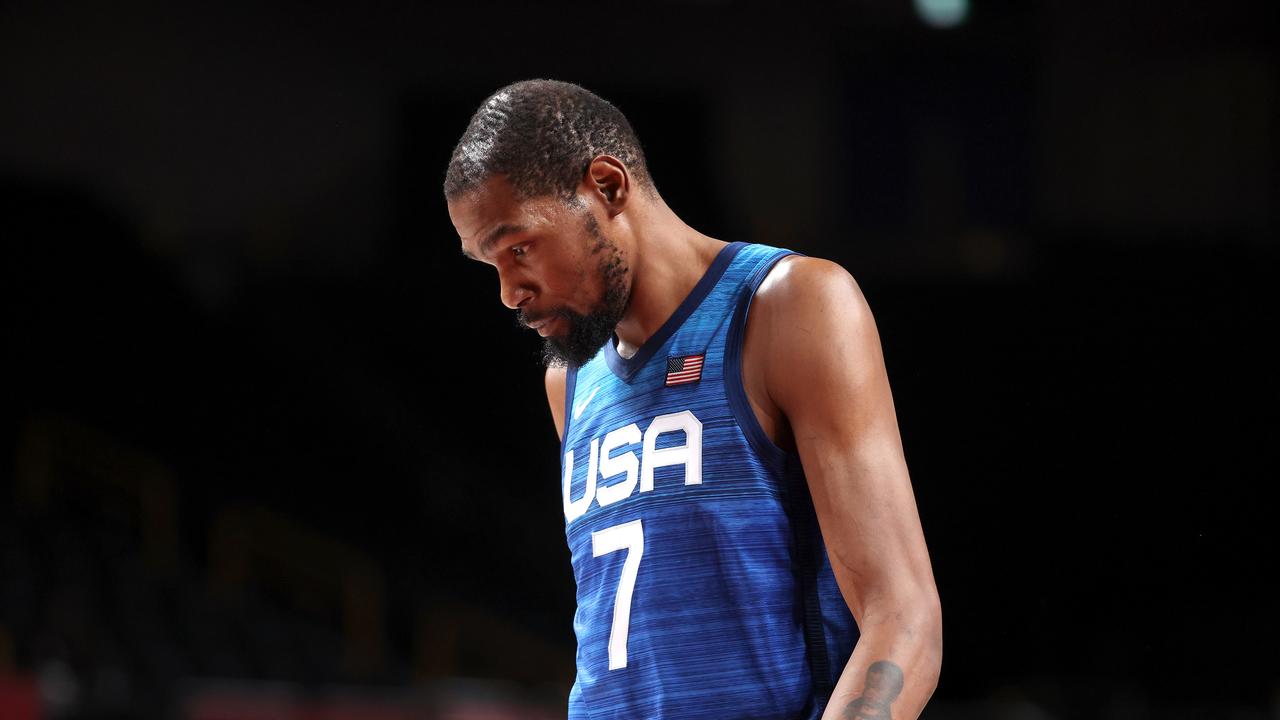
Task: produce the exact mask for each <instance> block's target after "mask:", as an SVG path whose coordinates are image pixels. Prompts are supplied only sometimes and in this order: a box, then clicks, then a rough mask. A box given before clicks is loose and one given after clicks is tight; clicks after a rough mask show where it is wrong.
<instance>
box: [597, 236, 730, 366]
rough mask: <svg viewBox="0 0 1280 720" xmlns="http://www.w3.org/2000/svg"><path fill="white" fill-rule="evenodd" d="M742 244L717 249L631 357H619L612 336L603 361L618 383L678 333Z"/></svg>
mask: <svg viewBox="0 0 1280 720" xmlns="http://www.w3.org/2000/svg"><path fill="white" fill-rule="evenodd" d="M746 245H747V244H746V243H744V242H735V243H729V244H728V245H726V246H724V247H723V248H721V249H720V253H719V254H718V255H716V259H715V260H713V261H711V267H709V268H707V272H706V273H704V274H703V276H702V278H701V279H699V280H698V284H697V285H694V286H693V290H691V291H689V295H688V297H686V298H685V299H684V302H682V303H680V306H679V307H677V308H676V311H675V312H674V313H672V314H671V317H669V318H667V321H666V322H665V323H663V324H662V327H660V328H658V332H656V333H654V334H653V337H651V338H649V339H648V340H646V341H645V342H644V344H643V345H641V346H640V349H639V350H637V351H636V354H635V355H632V356H631V357H629V358H624V357H622V356H621V355H619V354H618V348H617V345H616V343H617V337H616V336H615V337H613V338H610V340H609V342H607V343H605V345H604V359H605V361H607V362H608V363H609V369H610V370H612V371H613V374H614V375H616V376H618V379H619V380H621V381H623V382H631V378H632V377H633V376H634V375H635V374H636V372H637V371H639V370H640V368H642V367H644V366H645V363H647V362H649V359H650V358H652V357H653V354H654V353H656V352H657V351H658V348H660V347H662V345H663V343H665V342H666V341H667V338H669V337H671V335H672V334H674V333H675V331H676V330H679V329H680V326H681V325H683V324H684V321H685V320H688V319H689V316H690V315H692V314H693V311H694V310H697V309H698V306H699V305H701V304H702V301H703V300H705V299H706V297H707V294H708V293H710V292H711V288H714V287H715V286H716V283H718V282H720V278H721V276H723V275H724V271H725V270H727V269H729V263H731V262H733V258H734V257H736V256H737V254H738V251H739V250H741V249H742V248H744V247H746Z"/></svg>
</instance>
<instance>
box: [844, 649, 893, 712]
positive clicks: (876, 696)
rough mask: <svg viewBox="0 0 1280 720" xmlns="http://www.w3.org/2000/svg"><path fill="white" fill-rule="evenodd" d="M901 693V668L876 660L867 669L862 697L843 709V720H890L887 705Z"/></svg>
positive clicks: (888, 662) (885, 661)
mask: <svg viewBox="0 0 1280 720" xmlns="http://www.w3.org/2000/svg"><path fill="white" fill-rule="evenodd" d="M901 692H902V668H900V667H898V666H897V665H896V664H894V663H892V662H890V661H888V660H877V661H876V662H873V663H871V667H869V668H867V680H866V682H865V683H863V688H862V697H860V698H858V699H857V700H854V701H853V702H851V703H849V706H848V707H846V708H845V709H844V718H845V720H892V718H893V716H892V715H890V714H889V705H891V704H892V703H893V701H894V698H896V697H898V695H899V693H901Z"/></svg>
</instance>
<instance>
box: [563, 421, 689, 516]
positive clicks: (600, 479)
mask: <svg viewBox="0 0 1280 720" xmlns="http://www.w3.org/2000/svg"><path fill="white" fill-rule="evenodd" d="M676 432H683V433H684V438H685V439H684V444H683V445H675V446H672V447H664V448H659V447H658V446H657V445H658V437H659V436H661V435H665V434H667V433H676ZM636 443H640V444H641V453H640V456H637V455H636V453H635V451H634V450H628V451H627V452H624V453H621V454H619V455H617V456H614V455H613V452H614V451H615V450H617V449H619V448H623V447H626V446H628V445H634V444H636ZM673 465H682V466H684V484H685V485H701V484H702V422H701V421H699V420H698V418H697V417H695V416H694V414H693V413H692V412H689V411H688V410H682V411H680V412H676V413H668V414H666V415H659V416H657V417H655V418H654V419H653V422H651V423H649V427H648V428H646V429H645V431H644V432H643V433H641V432H640V426H639V425H637V424H636V423H631V424H629V425H624V426H623V427H620V428H617V429H615V430H611V431H609V432H608V433H605V435H604V437H603V438H599V437H597V438H592V439H591V446H590V450H589V451H588V459H587V478H586V487H585V488H584V490H583V492H582V496H581V497H579V498H578V499H576V500H575V499H573V494H574V493H573V467H574V452H573V450H569V451H568V452H566V453H565V454H564V482H563V484H562V489H563V498H564V517H565V522H573V521H574V520H576V519H578V518H580V517H582V516H583V515H585V514H586V513H587V511H588V510H590V509H591V506H592V503H593V502H594V503H596V505H597V506H598V507H606V506H609V505H612V504H613V503H616V502H618V501H620V500H625V499H626V498H629V497H631V496H632V495H633V494H634V493H635V492H636V488H637V487H639V489H640V490H639V491H640V492H642V493H644V492H652V491H653V475H654V471H655V470H657V469H658V468H661V467H669V466H673ZM615 478H620V479H619V480H614V479H615ZM606 481H611V482H608V484H604V483H605V482H606Z"/></svg>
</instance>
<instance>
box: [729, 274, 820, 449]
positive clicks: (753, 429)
mask: <svg viewBox="0 0 1280 720" xmlns="http://www.w3.org/2000/svg"><path fill="white" fill-rule="evenodd" d="M792 256H797V257H800V256H801V255H800V253H796V252H792V251H790V250H783V251H779V252H778V254H777V255H775V256H774V257H771V258H768V259H766V260H765V261H764V262H762V263H761V264H760V266H759V267H757V268H756V269H755V270H754V271H753V272H752V273H751V275H750V276H748V278H747V280H746V282H745V283H743V287H742V296H741V297H739V298H738V301H737V306H736V307H735V308H734V310H733V321H732V322H731V323H730V324H729V332H728V333H727V335H726V338H725V345H726V347H725V353H724V357H725V360H724V390H725V397H727V398H728V399H729V408H730V409H731V410H732V412H733V416H734V418H735V419H737V421H738V426H739V427H741V428H742V432H743V433H744V434H745V435H746V436H747V441H748V442H750V443H751V447H752V449H754V450H755V451H756V454H758V455H759V456H760V457H761V459H764V460H766V461H768V462H769V463H771V464H772V465H773V466H774V467H776V468H779V469H782V468H784V467H785V464H786V462H787V457H788V455H789V453H788V452H787V451H786V450H783V449H782V448H780V447H778V446H777V445H776V444H774V442H773V441H772V440H770V439H769V436H768V434H766V433H765V431H764V428H763V427H761V426H760V421H759V420H758V419H757V418H756V414H755V411H753V410H752V409H751V401H750V400H748V399H747V388H746V384H745V383H744V382H743V380H742V353H743V350H744V346H745V344H746V339H747V314H748V312H749V311H750V309H751V301H752V300H753V299H754V298H755V295H756V290H758V289H759V288H760V284H761V283H763V282H764V279H765V278H766V277H768V276H769V273H770V272H773V269H774V267H776V266H777V264H778V262H779V261H780V260H782V259H783V258H786V257H792Z"/></svg>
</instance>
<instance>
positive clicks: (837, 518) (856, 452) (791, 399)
mask: <svg viewBox="0 0 1280 720" xmlns="http://www.w3.org/2000/svg"><path fill="white" fill-rule="evenodd" d="M757 301H758V305H753V307H752V315H753V317H752V318H751V327H750V328H749V331H748V332H749V340H750V339H757V340H759V341H760V345H758V346H757V349H758V350H760V351H763V355H762V356H757V357H761V359H762V360H764V363H765V364H764V368H765V369H764V381H765V390H766V392H767V393H768V396H769V399H770V401H771V402H772V403H773V404H774V405H775V406H776V407H777V409H778V410H779V411H780V412H781V413H782V414H783V415H784V416H785V417H786V418H787V421H788V422H789V423H790V426H791V431H792V434H793V435H794V438H795V442H796V449H797V450H798V452H799V453H800V459H801V462H802V464H803V466H804V471H805V475H806V477H807V478H808V483H809V489H810V492H811V494H812V496H813V504H814V508H815V510H816V511H817V516H818V524H819V526H820V527H821V530H822V536H823V540H824V541H825V543H826V546H827V553H828V555H829V557H830V558H831V565H832V568H833V570H834V571H835V577H836V582H837V583H838V584H839V586H840V591H841V593H842V594H843V595H844V599H845V602H847V603H848V605H849V609H850V610H851V611H852V613H853V616H854V619H855V620H857V623H858V629H859V631H860V638H859V640H858V644H857V647H855V648H854V653H853V657H852V658H851V659H850V660H849V663H848V664H847V665H846V666H845V668H844V671H843V673H842V674H841V676H840V678H839V681H838V682H837V684H836V687H835V691H834V692H833V693H832V696H831V701H830V703H829V704H828V706H827V711H826V713H825V715H824V716H823V717H824V720H833V719H836V718H841V719H843V718H889V717H892V718H897V719H901V718H908V719H910V718H915V717H917V716H918V715H919V714H920V711H921V710H922V709H923V708H924V705H925V703H926V702H928V700H929V697H930V696H931V695H932V694H933V690H934V688H935V687H936V686H937V681H938V672H939V668H940V665H941V660H942V616H941V611H940V606H939V602H938V591H937V588H936V587H935V585H934V580H933V570H932V568H931V567H930V564H929V554H928V550H927V549H926V547H925V541H924V533H923V531H922V530H921V527H920V517H919V513H918V512H917V510H916V503H915V497H914V495H913V493H912V490H911V479H910V477H909V476H908V474H907V465H906V459H905V458H904V456H903V452H902V440H901V437H900V436H899V433H898V422H897V416H896V414H895V412H894V407H893V396H892V393H891V392H890V389H889V379H888V375H887V373H886V371H885V366H884V357H883V355H882V354H881V348H880V338H879V334H878V333H877V331H876V325H875V320H874V319H873V318H872V315H871V309H870V308H869V307H868V306H867V302H866V299H865V298H864V297H863V295H862V292H861V290H860V289H859V288H858V285H857V283H856V282H854V280H853V278H852V277H850V276H849V274H848V273H847V272H845V270H844V269H843V268H841V267H840V266H839V265H835V264H834V263H830V262H827V261H825V260H818V259H813V258H795V259H791V260H789V261H787V262H784V263H783V264H782V265H780V266H779V267H778V268H776V269H775V270H774V272H773V273H771V274H770V276H769V278H768V279H767V280H766V282H765V284H764V285H763V286H762V287H761V289H760V292H759V294H758V295H757ZM757 315H758V316H759V317H754V316H757Z"/></svg>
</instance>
